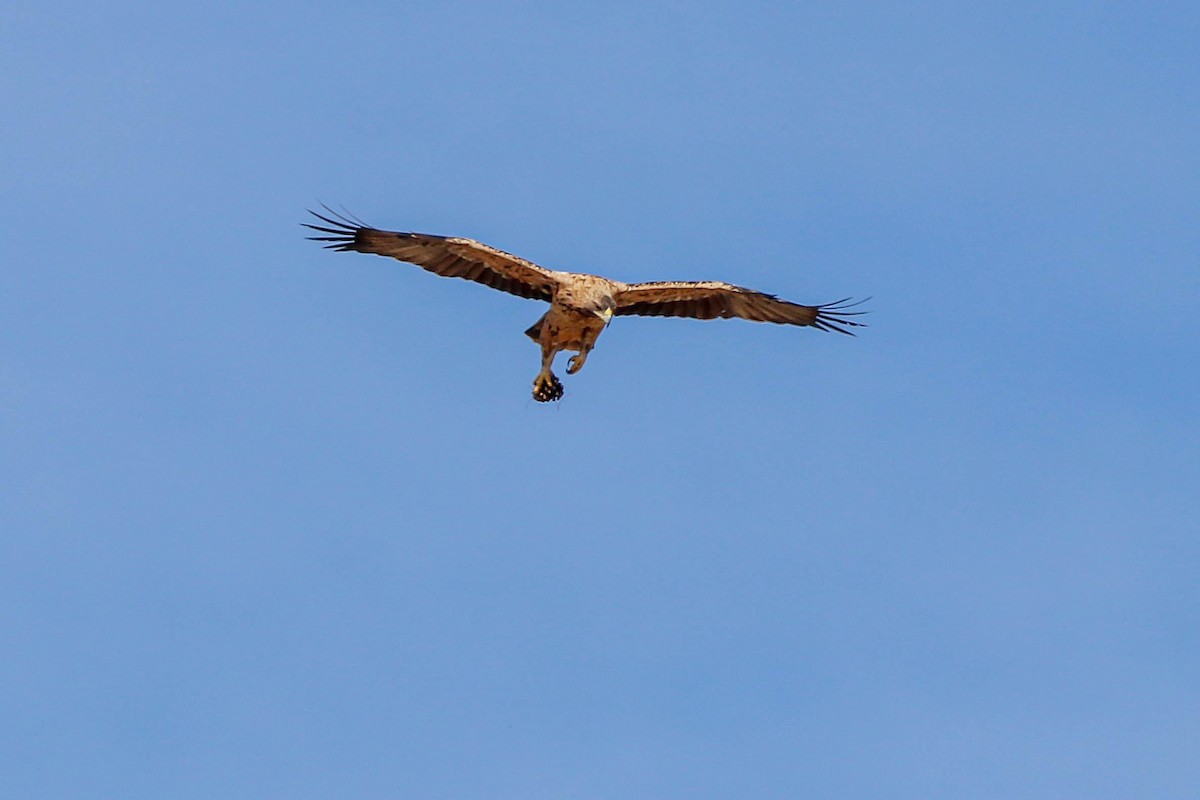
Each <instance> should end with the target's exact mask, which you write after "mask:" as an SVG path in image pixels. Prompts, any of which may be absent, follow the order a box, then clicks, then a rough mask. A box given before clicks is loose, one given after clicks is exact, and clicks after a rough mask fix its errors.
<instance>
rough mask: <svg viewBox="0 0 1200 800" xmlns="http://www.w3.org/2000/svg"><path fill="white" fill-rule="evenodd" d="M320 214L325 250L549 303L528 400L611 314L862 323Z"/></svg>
mask: <svg viewBox="0 0 1200 800" xmlns="http://www.w3.org/2000/svg"><path fill="white" fill-rule="evenodd" d="M325 211H326V213H327V214H329V216H325V215H323V214H318V213H317V212H315V211H309V213H310V214H312V215H313V216H314V217H316V218H317V219H318V220H320V221H321V222H322V223H324V224H322V225H312V224H309V223H302V224H303V225H304V227H306V228H311V229H312V230H314V231H317V232H318V233H322V234H328V235H325V236H310V237H308V238H310V239H312V240H313V241H318V242H327V243H328V244H326V245H325V247H326V248H328V249H331V250H341V251H354V252H358V253H375V254H376V255H381V256H391V257H392V258H396V259H399V260H400V261H407V262H408V263H410V264H416V265H417V266H419V267H423V268H424V269H427V270H429V271H430V272H433V273H436V274H438V275H443V276H445V277H448V278H465V279H467V280H472V281H476V282H478V283H482V284H484V285H486V286H490V287H492V288H493V289H499V290H500V291H503V292H508V293H509V294H515V295H517V296H518V297H528V298H532V299H534V300H545V301H546V302H548V303H549V304H550V310H549V311H547V312H546V313H545V314H543V315H542V317H541V319H539V320H538V321H537V322H535V323H533V325H532V326H531V327H530V328H529V330H527V331H525V335H526V336H528V337H529V338H530V339H533V341H534V342H536V343H537V344H538V345H540V346H541V348H542V369H541V371H540V372H539V373H538V375H537V377H536V378H535V379H534V381H533V399H535V400H537V401H538V402H542V403H545V402H548V401H551V400H558V399H559V398H561V397H562V396H563V386H562V382H561V381H559V379H558V377H557V376H555V374H554V373H553V372H552V371H551V366H552V365H553V364H554V357H555V356H556V355H557V354H558V353H559V351H561V350H571V351H574V352H575V353H576V355H573V356H571V358H570V361H569V362H568V364H567V374H568V375H574V374H575V373H576V372H578V371H579V370H580V369H581V368H582V367H583V364H584V362H585V361H587V357H588V353H590V352H591V351H592V348H593V347H595V345H596V338H597V337H598V336H600V333H601V332H602V331H603V330H604V329H605V327H607V326H608V323H609V322H610V321H611V320H612V318H613V317H614V316H618V317H619V316H625V315H629V314H638V315H641V316H647V317H693V318H695V319H715V318H716V317H721V318H722V319H729V318H730V317H741V318H742V319H749V320H754V321H755V322H775V323H779V324H782V325H810V326H812V327H814V328H816V329H817V330H822V331H837V332H838V333H845V334H848V335H850V336H853V335H854V334H853V332H852V331H850V330H849V328H861V327H865V326H864V325H863V323H861V322H855V321H854V320H853V319H851V317H857V316H860V315H861V314H863V313H865V312H862V311H850V310H849V309H851V308H852V307H854V306H856V305H858V303H854V302H851V301H850V299H849V298H846V299H844V300H838V301H837V302H833V303H826V304H824V305H818V306H802V305H797V304H796V303H789V302H788V301H786V300H780V299H778V298H777V297H775V296H774V295H770V294H764V293H762V292H756V291H754V290H752V289H744V288H742V287H741V286H734V285H732V284H729V283H723V282H721V281H657V282H652V283H622V282H621V281H614V280H610V279H608V278H602V277H600V276H599V275H585V274H582V273H577V272H558V271H557V270H552V269H546V268H545V267H539V266H538V265H537V264H534V263H533V262H532V261H526V260H525V259H523V258H518V257H517V256H514V255H510V254H508V253H505V252H504V251H503V250H497V249H496V248H494V247H489V246H488V245H486V244H483V243H482V242H476V241H474V240H473V239H462V238H458V237H454V236H434V235H432V234H428V233H398V232H394V231H381V230H376V229H375V228H371V227H368V226H366V225H363V224H360V223H359V222H357V221H356V220H352V219H350V218H348V217H346V216H343V215H342V214H338V213H337V212H335V211H333V210H332V209H330V208H328V207H325ZM859 302H861V301H859Z"/></svg>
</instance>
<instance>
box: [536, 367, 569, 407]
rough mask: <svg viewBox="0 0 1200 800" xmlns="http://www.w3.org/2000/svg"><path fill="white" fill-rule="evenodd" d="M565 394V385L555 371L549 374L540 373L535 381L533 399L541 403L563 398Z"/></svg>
mask: <svg viewBox="0 0 1200 800" xmlns="http://www.w3.org/2000/svg"><path fill="white" fill-rule="evenodd" d="M562 396H563V385H562V381H560V380H559V379H558V378H557V376H555V375H554V373H553V372H551V373H549V374H548V375H538V376H537V378H536V379H535V380H534V381H533V399H534V400H537V401H538V402H539V403H549V402H551V401H554V400H561V399H562Z"/></svg>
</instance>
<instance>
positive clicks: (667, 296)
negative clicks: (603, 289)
mask: <svg viewBox="0 0 1200 800" xmlns="http://www.w3.org/2000/svg"><path fill="white" fill-rule="evenodd" d="M615 299H616V301H617V308H616V311H615V312H614V313H616V314H617V315H628V314H639V315H641V316H647V317H693V318H695V319H716V318H717V317H721V318H723V319H729V318H731V317H741V318H742V319H749V320H754V321H755V322H775V323H779V324H781V325H811V326H812V327H814V328H816V329H818V330H822V331H837V332H838V333H845V334H849V335H850V336H853V335H854V333H853V331H850V330H847V329H848V328H864V327H866V326H865V325H864V324H863V323H861V322H855V321H854V320H852V319H850V317H857V316H860V315H861V314H864V313H866V312H863V311H849V310H848V309H850V308H853V307H854V306H856V305H858V303H856V302H851V301H850V298H846V299H844V300H838V301H836V302H833V303H825V304H824V305H819V306H802V305H799V304H797V303H789V302H788V301H787V300H780V299H779V298H778V297H776V296H775V295H771V294H764V293H763V292H756V291H754V290H753V289H745V288H743V287H741V286H734V285H733V284H730V283H724V282H722V281H658V282H655V283H631V284H628V285H627V286H626V288H625V289H624V290H623V291H620V292H618V293H617V294H616V295H615ZM859 302H861V301H859Z"/></svg>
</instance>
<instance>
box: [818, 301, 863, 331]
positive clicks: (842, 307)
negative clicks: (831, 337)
mask: <svg viewBox="0 0 1200 800" xmlns="http://www.w3.org/2000/svg"><path fill="white" fill-rule="evenodd" d="M870 299H871V298H870V297H864V298H863V299H862V300H854V299H852V298H849V297H843V298H842V299H841V300H834V301H833V302H832V303H822V304H821V305H819V306H817V307H816V309H817V318H816V319H815V320H813V327H815V328H816V329H817V330H821V331H833V332H836V333H844V334H846V335H847V336H855V335H856V334H855V333H854V331H852V330H849V328H866V327H868V325H867V324H866V323H865V322H856V321H855V320H852V319H849V318H850V317H861V316H863V315H864V314H867V313H868V312H867V311H850V310H849V309H852V308H857V307H858V306H861V305H862V304H863V303H865V302H867V301H868V300H870Z"/></svg>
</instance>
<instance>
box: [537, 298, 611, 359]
mask: <svg viewBox="0 0 1200 800" xmlns="http://www.w3.org/2000/svg"><path fill="white" fill-rule="evenodd" d="M602 330H604V320H602V319H600V318H599V317H597V316H596V315H595V314H592V313H590V312H587V311H577V310H576V309H573V308H568V307H566V306H560V305H558V304H554V305H552V306H550V311H549V313H547V314H546V322H545V323H544V324H543V326H542V339H543V341H546V340H547V339H548V340H549V343H551V344H554V345H556V346H558V347H559V348H562V349H565V350H578V349H579V348H581V347H588V348H590V347H591V346H592V345H593V344H595V342H596V337H597V336H599V335H600V331H602Z"/></svg>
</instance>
